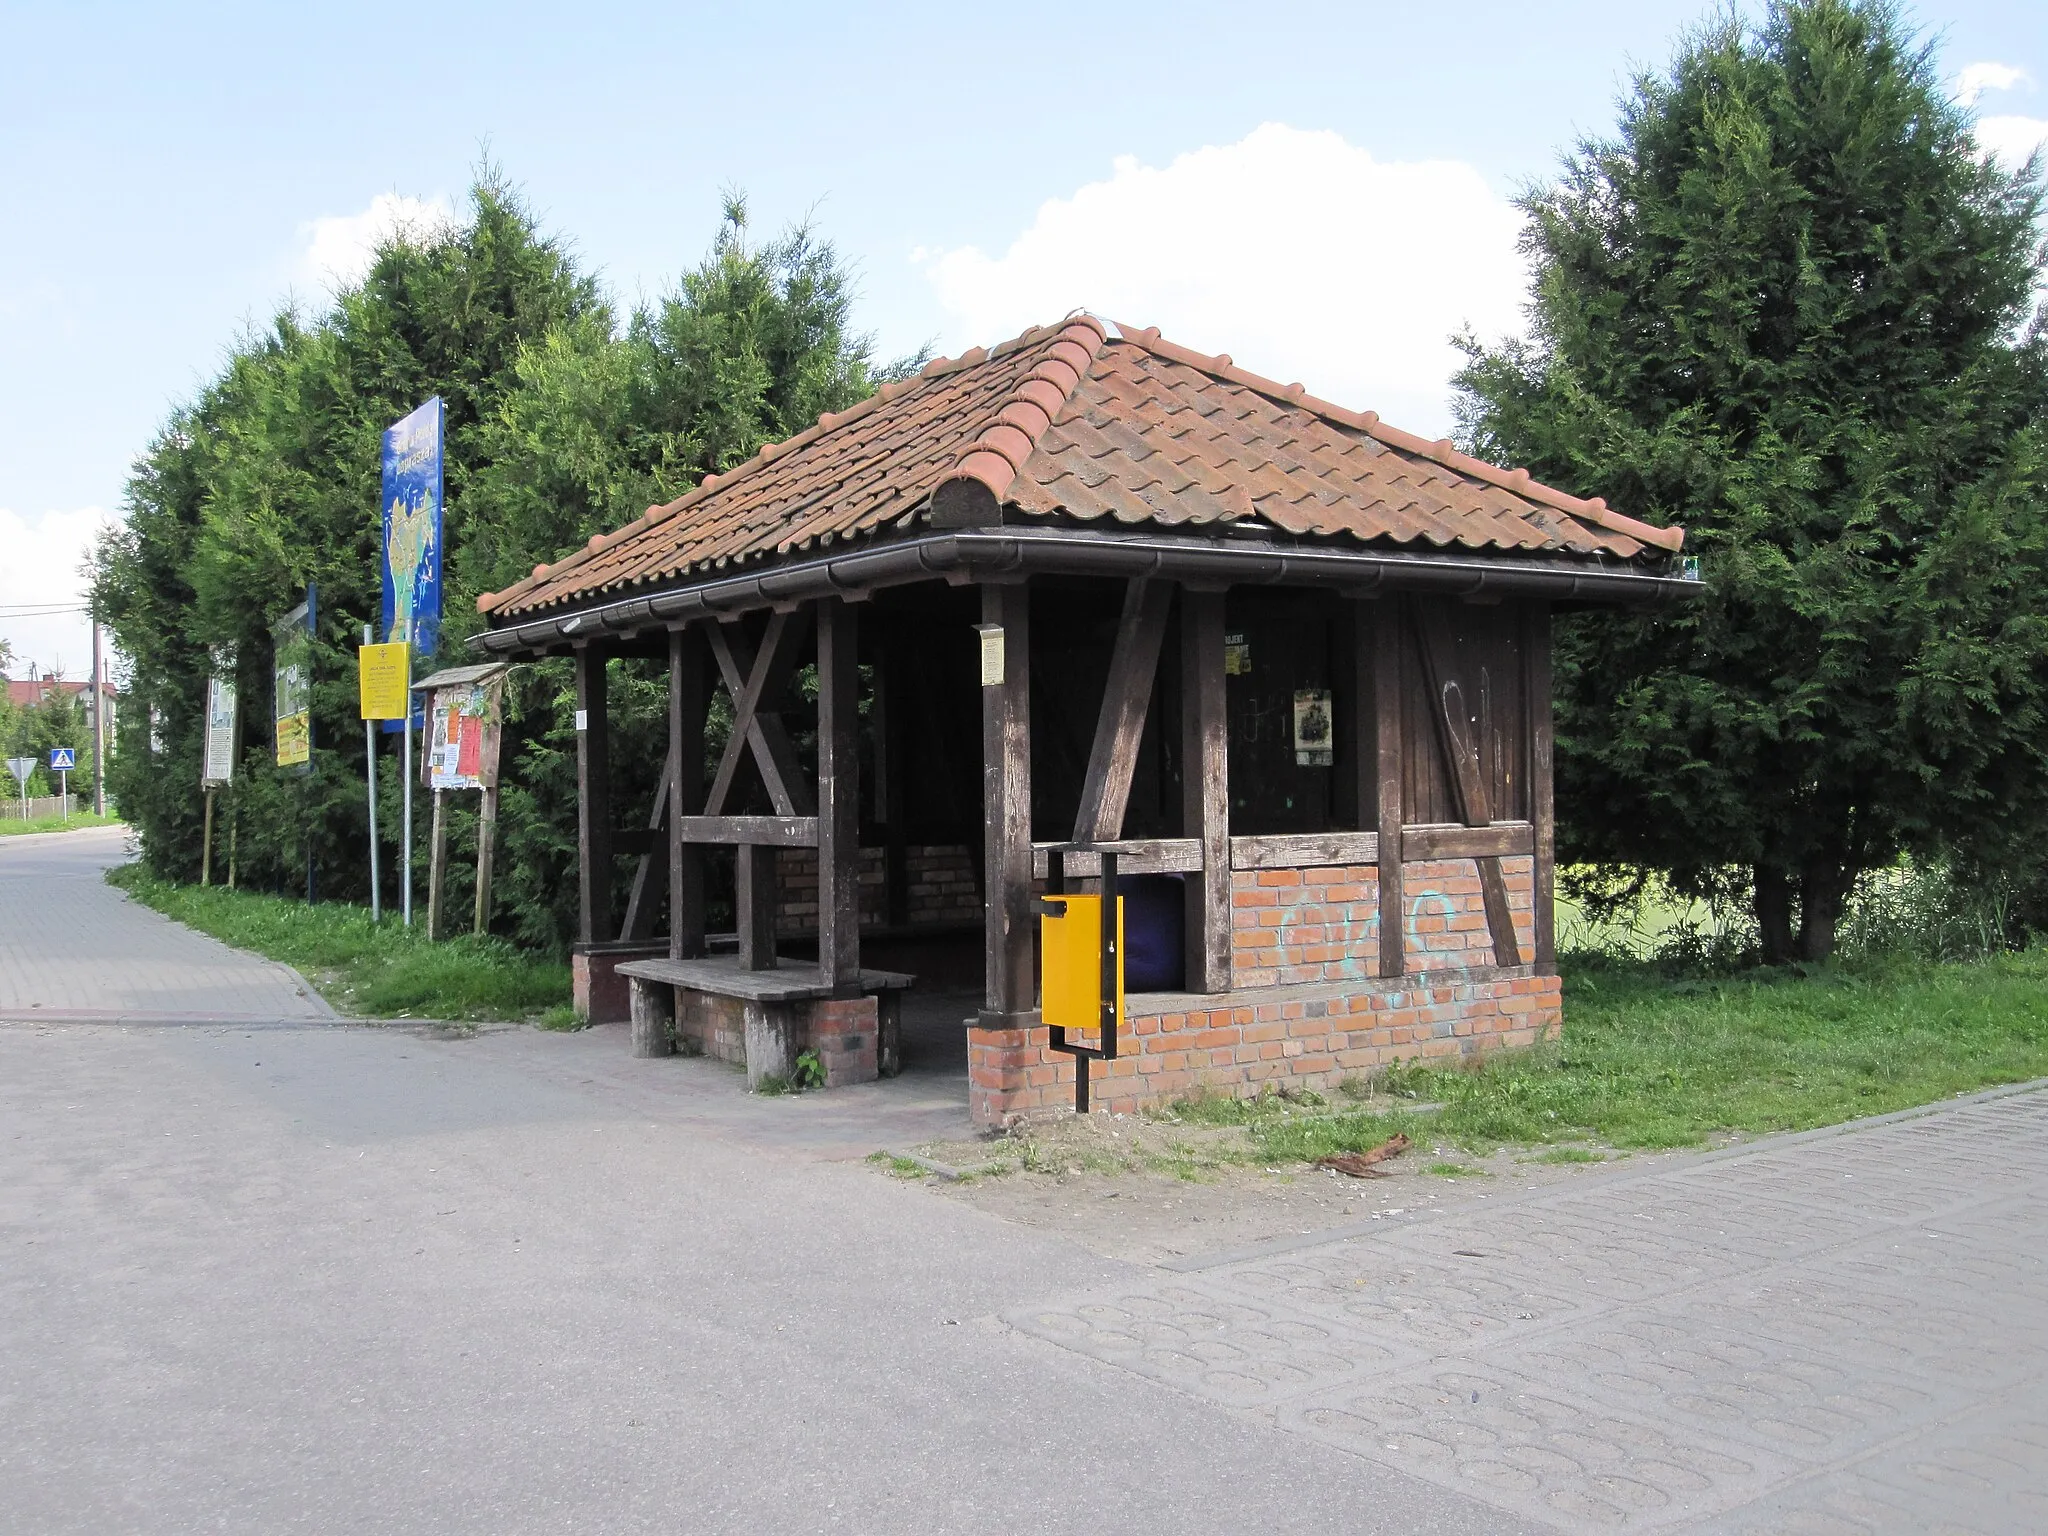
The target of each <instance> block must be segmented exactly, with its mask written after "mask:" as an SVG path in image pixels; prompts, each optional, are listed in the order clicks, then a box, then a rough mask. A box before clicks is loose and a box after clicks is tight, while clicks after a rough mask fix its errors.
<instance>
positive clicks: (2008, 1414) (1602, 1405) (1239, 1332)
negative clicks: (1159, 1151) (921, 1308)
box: [1008, 1089, 2048, 1533]
mask: <svg viewBox="0 0 2048 1536" xmlns="http://www.w3.org/2000/svg"><path fill="white" fill-rule="evenodd" d="M2044 1243H2048V1091H2041V1090H2039V1089H2031V1090H2024V1091H2018V1092H2011V1091H2008V1092H2005V1093H2001V1094H1992V1095H1985V1096H1979V1097H1978V1098H1976V1099H1973V1100H1969V1101H1964V1102H1960V1103H1957V1104H1952V1105H1947V1106H1942V1107H1939V1108H1937V1109H1935V1110H1933V1111H1931V1112H1922V1113H1917V1114H1909V1115H1906V1116H1898V1117H1891V1118H1889V1119H1886V1120H1881V1121H1873V1122H1865V1123H1863V1124H1861V1125H1857V1126H1849V1127H1843V1128H1840V1129H1838V1130H1835V1131H1829V1132H1818V1133H1812V1134H1809V1135H1806V1136H1800V1137H1791V1138H1780V1139H1776V1140H1774V1141H1772V1142H1771V1143H1769V1144H1767V1145H1765V1146H1761V1147H1758V1148H1755V1149H1750V1150H1740V1151H1736V1152H1733V1153H1729V1154H1723V1155H1720V1156H1715V1157H1709V1158H1703V1159H1699V1160H1696V1161H1694V1162H1691V1163H1690V1164H1688V1165H1686V1166H1684V1167H1683V1168H1680V1169H1674V1170H1671V1171H1668V1172H1658V1173H1652V1174H1643V1175H1635V1176H1629V1175H1622V1176H1618V1177H1606V1178H1595V1179H1593V1180H1591V1181H1589V1182H1588V1183H1587V1184H1584V1185H1581V1186H1577V1187H1574V1188H1572V1189H1569V1190H1566V1191H1563V1192H1558V1193H1550V1194H1545V1195H1542V1196H1536V1197H1531V1198H1527V1199H1522V1200H1512V1199H1510V1200H1503V1201H1502V1202H1500V1203H1499V1204H1498V1205H1497V1206H1492V1207H1490V1208H1487V1209H1483V1210H1480V1211H1477V1212H1474V1211H1472V1210H1469V1209H1468V1210H1466V1211H1463V1212H1461V1213H1458V1214H1456V1215H1447V1216H1446V1217H1445V1218H1444V1219H1428V1218H1417V1219H1410V1220H1405V1221H1404V1220H1402V1219H1400V1218H1394V1219H1390V1220H1389V1221H1387V1222H1385V1223H1382V1224H1381V1226H1380V1227H1379V1228H1378V1229H1377V1230H1374V1231H1372V1232H1370V1233H1369V1234H1366V1235H1358V1236H1353V1237H1349V1238H1345V1239H1343V1240H1339V1241H1323V1240H1310V1241H1306V1242H1303V1243H1302V1244H1300V1245H1298V1246H1289V1247H1283V1248H1281V1249H1279V1250H1277V1251H1268V1252H1266V1253H1264V1254H1255V1255H1249V1256H1243V1257H1238V1258H1235V1259H1223V1260H1220V1261H1216V1262H1213V1263H1210V1264H1208V1265H1206V1266H1203V1267H1199V1268H1195V1269H1193V1270H1191V1271H1190V1272H1187V1273H1182V1274H1176V1275H1169V1276H1162V1277H1160V1278H1158V1279H1156V1280H1145V1281H1135V1282H1133V1283H1130V1284H1127V1285H1124V1286H1121V1287H1117V1288H1115V1289H1112V1290H1107V1291H1100V1292H1096V1293H1092V1294H1089V1295H1085V1296H1079V1297H1074V1298H1071V1299H1067V1300H1063V1301H1057V1302H1054V1303H1052V1304H1049V1305H1043V1306H1033V1307H1026V1308H1022V1309H1019V1310H1017V1311H1015V1312H1012V1313H1011V1314H1009V1319H1008V1320H1009V1321H1010V1322H1011V1323H1012V1325H1013V1326H1015V1327H1017V1328H1019V1329H1021V1330H1023V1331H1024V1332H1026V1333H1028V1334H1032V1335H1036V1336H1037V1337H1039V1338H1042V1339H1045V1340H1049V1341H1050V1342H1052V1343H1054V1344H1057V1345H1060V1346H1062V1347H1064V1348H1066V1349H1068V1350H1072V1351H1075V1352H1077V1353H1080V1354H1083V1355H1088V1356H1092V1357H1094V1358H1095V1359H1097V1360H1101V1361H1105V1362H1108V1363H1110V1364H1112V1365H1115V1366H1119V1367H1122V1368H1123V1369H1126V1370H1129V1371H1133V1372H1136V1373H1138V1374H1139V1375H1142V1376H1147V1377H1150V1378H1152V1379H1153V1380H1156V1381H1160V1382H1165V1383H1168V1384H1170V1385H1172V1386H1174V1387H1177V1388H1180V1389H1182V1390H1183V1391H1186V1392H1189V1393H1192V1394H1194V1395H1195V1396H1197V1397H1200V1398H1205V1399H1207V1400H1209V1401H1212V1402H1215V1403H1218V1404H1220V1405H1223V1406H1225V1407H1227V1408H1231V1409H1234V1410H1238V1411H1239V1412H1241V1413H1245V1414H1249V1415H1252V1416H1255V1417H1257V1418H1260V1419H1262V1420H1265V1421H1267V1422H1271V1423H1276V1424H1278V1425H1279V1426H1281V1427H1282V1428H1285V1429H1288V1430H1292V1431H1294V1432H1296V1433H1298V1434H1300V1435H1303V1436H1306V1437H1309V1438H1311V1439H1313V1440H1316V1441H1320V1442H1322V1443H1323V1444H1326V1445H1330V1446H1334V1447H1337V1448H1339V1449H1342V1450H1345V1451H1348V1452H1351V1453H1352V1454H1354V1455H1357V1456H1360V1457H1363V1458H1365V1459H1366V1460H1368V1461H1372V1462H1376V1463H1380V1464H1382V1465H1384V1466H1386V1467H1389V1468H1398V1469H1400V1470H1402V1471H1404V1472H1408V1473H1412V1474H1416V1475H1419V1476H1422V1477H1425V1478H1428V1479H1430V1480H1432V1481H1434V1482H1436V1483H1438V1484H1440V1485H1442V1486H1444V1487H1446V1488H1448V1489H1452V1490H1455V1491H1456V1492H1458V1493H1461V1494H1464V1495H1466V1496H1469V1497H1472V1498H1476V1499H1480V1500H1483V1501H1485V1502H1487V1503H1489V1504H1492V1505H1494V1506H1495V1507H1497V1508H1499V1509H1501V1510H1502V1511H1505V1512H1511V1513H1513V1514H1515V1515H1519V1516H1522V1517H1524V1518H1528V1519H1532V1520H1536V1521H1540V1522H1545V1523H1548V1524H1551V1525H1554V1526H1557V1527H1559V1528H1561V1529H1564V1530H1572V1531H1582V1530H1613V1531H1646V1530H1685V1531H1716V1532H1720V1531H1727V1532H1744V1533H1747V1532H1773V1533H1776V1532H1809V1531H1810V1532H1864V1531H1867V1532H1896V1531H1942V1532H1963V1531H1970V1532H1985V1533H1993V1532H1999V1533H2004V1532H2024V1531H2042V1530H2048V1265H2044V1262H2043V1253H2044Z"/></svg>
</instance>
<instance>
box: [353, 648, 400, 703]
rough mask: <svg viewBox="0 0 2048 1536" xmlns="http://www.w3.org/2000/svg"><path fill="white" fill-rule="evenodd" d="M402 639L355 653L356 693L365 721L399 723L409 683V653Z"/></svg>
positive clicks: (361, 649)
mask: <svg viewBox="0 0 2048 1536" xmlns="http://www.w3.org/2000/svg"><path fill="white" fill-rule="evenodd" d="M410 649H411V647H409V646H408V645H407V644H406V643H405V642H404V641H403V640H400V641H397V642H395V643H394V644H391V645H366V646H363V647H361V648H360V649H359V650H358V651H357V652H356V691H357V693H358V695H359V696H360V697H361V699H362V704H363V715H362V718H363V719H365V720H403V719H404V718H405V715H406V699H407V695H408V693H409V692H410V685H411V683H412V677H411V672H412V668H411V666H410V665H408V662H409V660H410V658H409V657H408V656H407V655H406V652H407V651H408V650H410Z"/></svg>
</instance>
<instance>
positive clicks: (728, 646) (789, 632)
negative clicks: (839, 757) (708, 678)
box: [704, 613, 818, 816]
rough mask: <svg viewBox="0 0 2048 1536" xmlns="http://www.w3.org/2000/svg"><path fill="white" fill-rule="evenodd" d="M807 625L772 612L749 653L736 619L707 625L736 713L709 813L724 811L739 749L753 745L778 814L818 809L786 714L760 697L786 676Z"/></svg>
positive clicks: (713, 786)
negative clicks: (755, 651)
mask: <svg viewBox="0 0 2048 1536" xmlns="http://www.w3.org/2000/svg"><path fill="white" fill-rule="evenodd" d="M804 626H805V620H804V619H802V618H793V616H792V615H790V614H786V613H777V614H771V615H770V616H769V619H768V628H767V630H766V631H765V632H764V633H763V634H762V636H761V649H760V651H759V653H758V654H749V649H748V645H747V640H746V635H745V633H744V632H743V631H741V629H740V628H739V626H738V625H737V624H733V625H731V626H727V625H725V624H713V625H710V626H709V627H708V628H709V634H710V638H711V654H712V655H713V656H714V657H715V658H716V659H717V661H718V672H719V676H721V677H722V678H723V679H724V680H725V690H726V692H727V693H729V694H731V695H732V710H733V719H732V735H731V737H730V738H729V739H728V740H727V741H726V744H725V755H724V756H723V757H721V758H720V759H719V760H718V772H717V773H716V774H715V775H713V777H712V780H711V794H710V796H709V798H708V799H707V800H706V801H705V804H704V814H705V815H706V816H720V815H723V814H724V813H725V802H726V797H727V796H728V795H730V794H731V793H732V781H733V776H734V775H735V774H737V773H738V772H739V766H740V755H741V753H742V752H744V751H745V750H746V749H747V747H749V746H751V747H752V748H753V751H754V761H755V763H756V764H757V765H758V766H759V768H760V770H761V780H762V782H763V783H765V784H766V785H767V786H768V798H769V799H770V800H773V801H774V802H775V810H776V814H778V815H781V816H815V815H817V813H818V808H817V799H816V796H815V795H814V794H813V793H812V790H811V786H810V785H809V784H807V783H805V782H804V775H803V769H802V768H801V767H800V766H798V764H797V760H796V750H795V748H793V747H792V746H791V745H790V742H789V732H788V731H786V730H784V729H783V726H782V716H781V715H780V714H778V713H776V712H775V711H773V710H764V709H763V708H762V707H761V701H762V700H763V699H766V698H769V697H772V696H773V695H774V694H775V692H776V691H777V690H779V689H780V688H781V686H782V684H783V683H784V681H786V680H787V678H788V676H789V671H790V668H791V666H792V665H793V663H794V660H795V656H796V650H797V645H798V642H799V641H800V640H801V639H802V632H803V629H804Z"/></svg>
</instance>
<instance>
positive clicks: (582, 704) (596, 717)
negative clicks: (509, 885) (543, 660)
mask: <svg viewBox="0 0 2048 1536" xmlns="http://www.w3.org/2000/svg"><path fill="white" fill-rule="evenodd" d="M576 878H577V885H578V894H579V897H580V901H581V907H580V913H581V916H580V921H579V923H578V925H577V926H578V932H579V934H580V935H581V937H582V940H583V942H584V943H586V944H602V943H604V942H605V941H606V940H608V939H609V938H611V936H612V765H611V732H610V728H609V720H608V717H607V711H606V699H605V654H604V652H603V651H602V650H600V649H599V648H598V647H596V646H594V645H589V644H585V645H579V646H577V647H576Z"/></svg>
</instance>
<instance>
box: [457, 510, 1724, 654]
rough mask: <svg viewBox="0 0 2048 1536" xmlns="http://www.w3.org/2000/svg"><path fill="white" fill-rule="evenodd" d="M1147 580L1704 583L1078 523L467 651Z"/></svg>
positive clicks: (868, 557) (931, 542)
mask: <svg viewBox="0 0 2048 1536" xmlns="http://www.w3.org/2000/svg"><path fill="white" fill-rule="evenodd" d="M1040 574H1042V575H1058V576H1110V577H1122V578H1126V579H1128V578H1131V577H1138V576H1143V577H1157V578H1161V579H1164V580H1169V581H1179V582H1185V583H1187V584H1188V585H1190V586H1196V587H1204V586H1206V587H1210V588H1212V589H1213V588H1222V587H1230V586H1309V587H1328V588H1334V589H1336V590H1338V591H1340V592H1343V593H1344V594H1346V595H1347V596H1353V597H1368V596H1371V595H1373V594H1375V593H1378V592H1382V591H1384V592H1434V593H1439V594H1443V595H1448V596H1453V597H1482V596H1483V597H1493V596H1510V595H1512V596H1520V597H1544V598H1548V599H1549V600H1550V601H1552V602H1554V603H1557V602H1578V603H1599V604H1603V605H1606V604H1612V605H1616V606H1624V607H1632V608H1636V607H1664V606H1668V605H1671V604H1675V603H1680V602H1686V601H1689V600H1690V599H1692V598H1694V597H1696V596H1698V595H1699V594H1700V593H1701V592H1702V591H1703V590H1704V588H1703V587H1702V585H1701V583H1700V582H1698V581H1697V580H1691V579H1686V578H1682V577H1675V576H1654V575H1650V574H1648V573H1646V572H1641V571H1639V570H1637V569H1634V568H1631V567H1627V566H1620V565H1599V564H1588V563H1584V562H1579V561H1567V560H1555V559H1541V558H1538V559H1518V558H1515V557H1513V556H1501V555H1471V554H1453V553H1449V552H1435V553H1430V554H1408V553H1405V552H1403V551H1399V550H1387V551H1378V550H1367V549H1360V550H1349V549H1329V548H1315V547H1306V546H1301V545H1295V544H1282V543H1279V542H1277V541H1272V540H1268V539H1264V538H1257V539H1254V538H1247V537H1244V536H1242V535H1230V534H1225V535H1222V536H1220V537H1217V538H1213V539H1199V540H1197V539H1188V538H1173V537H1170V536H1162V535H1159V534H1156V533H1154V534H1122V533H1098V532H1094V531H1091V530H1084V529H1068V528H1028V527H1015V526H1010V527H995V528H988V529H946V530H942V531H933V532H927V533H923V534H920V535H918V536H916V537H914V538H910V539H905V540H902V541H899V542H892V543H888V544H883V545H879V546H870V547H868V548H866V549H860V550H848V551H847V552H846V553H844V554H838V555H822V556H817V557H815V558H811V559H806V560H798V561H793V562H790V563H788V564H778V565H773V566H768V567H765V568H763V569H761V570H759V571H755V572H752V573H748V574H745V575H731V576H725V577H721V578H718V579H715V580H710V581H698V582H693V583H691V584H690V585H688V586H685V587H680V588H676V589H673V590H669V591H664V592H652V593H647V594H644V595H642V596H638V597H629V598H622V599H619V600H617V601H614V602H610V603H604V604H599V605H595V606H591V607H585V608H579V609H573V610H569V611H566V612H563V613H559V614H550V615H548V616H546V617H543V618H535V619H529V620H527V621H526V622H524V623H513V624H507V625H506V626H505V627H504V628H502V629H491V630H486V631H485V632H484V633H483V634H480V635H478V636H476V637H475V638H474V639H472V640H471V642H470V643H471V644H472V645H474V646H476V647H477V648H478V649H480V650H482V651H484V652H486V653H487V654H489V655H492V656H519V655H529V656H530V655H541V654H545V653H547V652H549V651H559V650H561V649H562V648H564V647H567V646H572V645H576V644H580V643H582V642H585V641H588V640H591V639H593V638H595V637H597V636H600V635H615V636H625V635H631V634H635V633H637V632H639V631H642V630H647V629H657V628H658V629H668V628H675V627H678V626H681V625H683V624H687V623H690V622H692V621H693V620H702V619H724V618H731V617H733V616H735V615H738V614H741V613H746V612H748V611H750V610H753V609H759V608H770V607H786V606H789V605H792V604H796V603H802V602H808V601H810V600H812V599H815V598H820V597H847V598H853V599H860V598H864V597H866V596H868V595H869V594H870V593H872V592H874V591H875V590H876V589H877V588H882V587H894V586H903V585H907V584H909V583H912V582H920V581H952V582H956V583H959V582H970V581H1001V580H1003V579H1005V578H1015V579H1022V578H1023V577H1025V576H1030V575H1040Z"/></svg>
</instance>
